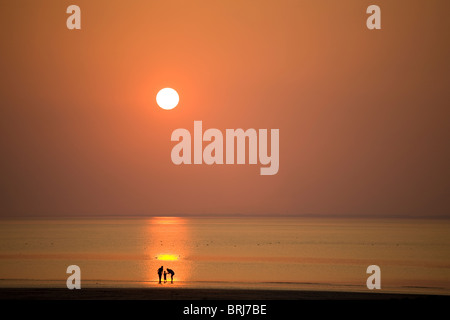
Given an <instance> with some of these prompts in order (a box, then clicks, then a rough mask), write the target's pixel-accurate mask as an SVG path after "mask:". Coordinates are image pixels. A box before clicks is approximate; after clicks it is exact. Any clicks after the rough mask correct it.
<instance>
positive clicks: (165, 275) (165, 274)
mask: <svg viewBox="0 0 450 320" xmlns="http://www.w3.org/2000/svg"><path fill="white" fill-rule="evenodd" d="M166 281H167V272H166V271H164V283H166Z"/></svg>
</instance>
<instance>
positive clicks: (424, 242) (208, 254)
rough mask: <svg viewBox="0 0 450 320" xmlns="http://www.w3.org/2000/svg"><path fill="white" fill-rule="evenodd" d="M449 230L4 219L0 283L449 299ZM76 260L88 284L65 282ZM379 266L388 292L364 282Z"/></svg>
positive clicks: (92, 293)
mask: <svg viewBox="0 0 450 320" xmlns="http://www.w3.org/2000/svg"><path fill="white" fill-rule="evenodd" d="M448 230H450V222H449V221H448V220H427V219H422V220H419V219H416V220H414V219H398V220H396V219H345V218H341V219H328V218H293V217H285V218H264V217H252V218H250V217H248V218H245V217H221V218H207V217H202V218H186V217H149V218H98V219H86V218H83V219H23V220H19V219H16V220H2V221H0V290H2V292H3V293H2V295H3V296H5V297H8V296H9V294H10V293H11V295H12V296H16V297H19V296H20V295H21V294H23V295H24V296H30V297H33V299H34V298H37V297H41V296H48V297H49V298H50V299H51V298H52V297H54V296H55V295H56V296H57V297H59V293H61V298H62V297H71V296H72V295H75V296H76V297H79V298H86V297H91V298H93V299H102V298H106V297H111V298H114V299H115V298H118V299H128V297H135V298H136V299H147V298H148V299H154V298H162V299H165V298H167V299H172V298H174V299H204V298H211V297H212V296H215V297H217V299H222V297H223V298H224V299H230V298H232V299H247V298H248V299H254V298H257V299H266V298H267V299H272V298H273V299H290V297H292V298H294V297H295V299H303V298H309V297H318V298H320V297H324V298H334V297H337V298H347V297H348V298H358V297H364V298H375V297H387V296H384V294H405V295H410V294H413V295H443V296H445V295H447V296H448V295H450V235H449V232H448ZM72 265H75V266H78V267H79V268H80V271H81V274H80V282H81V288H82V290H81V292H75V293H71V291H70V290H68V289H67V287H66V280H67V279H68V277H69V275H70V274H69V273H68V272H67V268H68V267H69V266H72ZM371 265H377V266H379V267H380V270H381V289H380V290H372V291H371V290H369V289H368V288H367V286H366V281H367V279H368V277H369V274H368V273H367V268H368V266H371ZM161 266H162V267H163V269H164V270H167V269H171V270H174V272H175V275H174V279H173V283H171V281H170V277H169V278H167V281H166V282H164V279H163V283H162V284H161V285H159V284H158V274H157V270H158V269H159V268H160V267H161ZM9 288H15V289H14V290H13V289H9ZM5 290H13V291H5ZM60 290H62V291H60ZM5 292H8V293H7V294H6V293H5ZM206 293H207V294H206ZM374 293H376V294H375V295H374ZM367 294H368V295H367ZM379 294H381V296H380V295H379ZM105 295H106V296H105ZM395 297H398V296H395Z"/></svg>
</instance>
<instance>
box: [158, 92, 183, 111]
mask: <svg viewBox="0 0 450 320" xmlns="http://www.w3.org/2000/svg"><path fill="white" fill-rule="evenodd" d="M179 101H180V97H179V96H178V93H177V92H176V91H175V90H173V89H172V88H164V89H161V90H159V92H158V94H157V95H156V103H157V104H158V106H160V107H161V108H163V109H165V110H170V109H173V108H175V107H176V106H177V104H178V102H179Z"/></svg>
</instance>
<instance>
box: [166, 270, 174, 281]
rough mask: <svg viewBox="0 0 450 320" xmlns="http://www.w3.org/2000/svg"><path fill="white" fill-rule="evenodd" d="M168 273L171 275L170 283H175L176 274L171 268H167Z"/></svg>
mask: <svg viewBox="0 0 450 320" xmlns="http://www.w3.org/2000/svg"><path fill="white" fill-rule="evenodd" d="M167 272H168V273H170V282H171V283H173V276H174V275H175V272H173V270H172V269H169V268H167Z"/></svg>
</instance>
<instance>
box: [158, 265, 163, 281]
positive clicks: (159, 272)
mask: <svg viewBox="0 0 450 320" xmlns="http://www.w3.org/2000/svg"><path fill="white" fill-rule="evenodd" d="M163 269H164V268H163V266H161V268H159V269H158V277H159V284H161V276H162V273H163Z"/></svg>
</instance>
